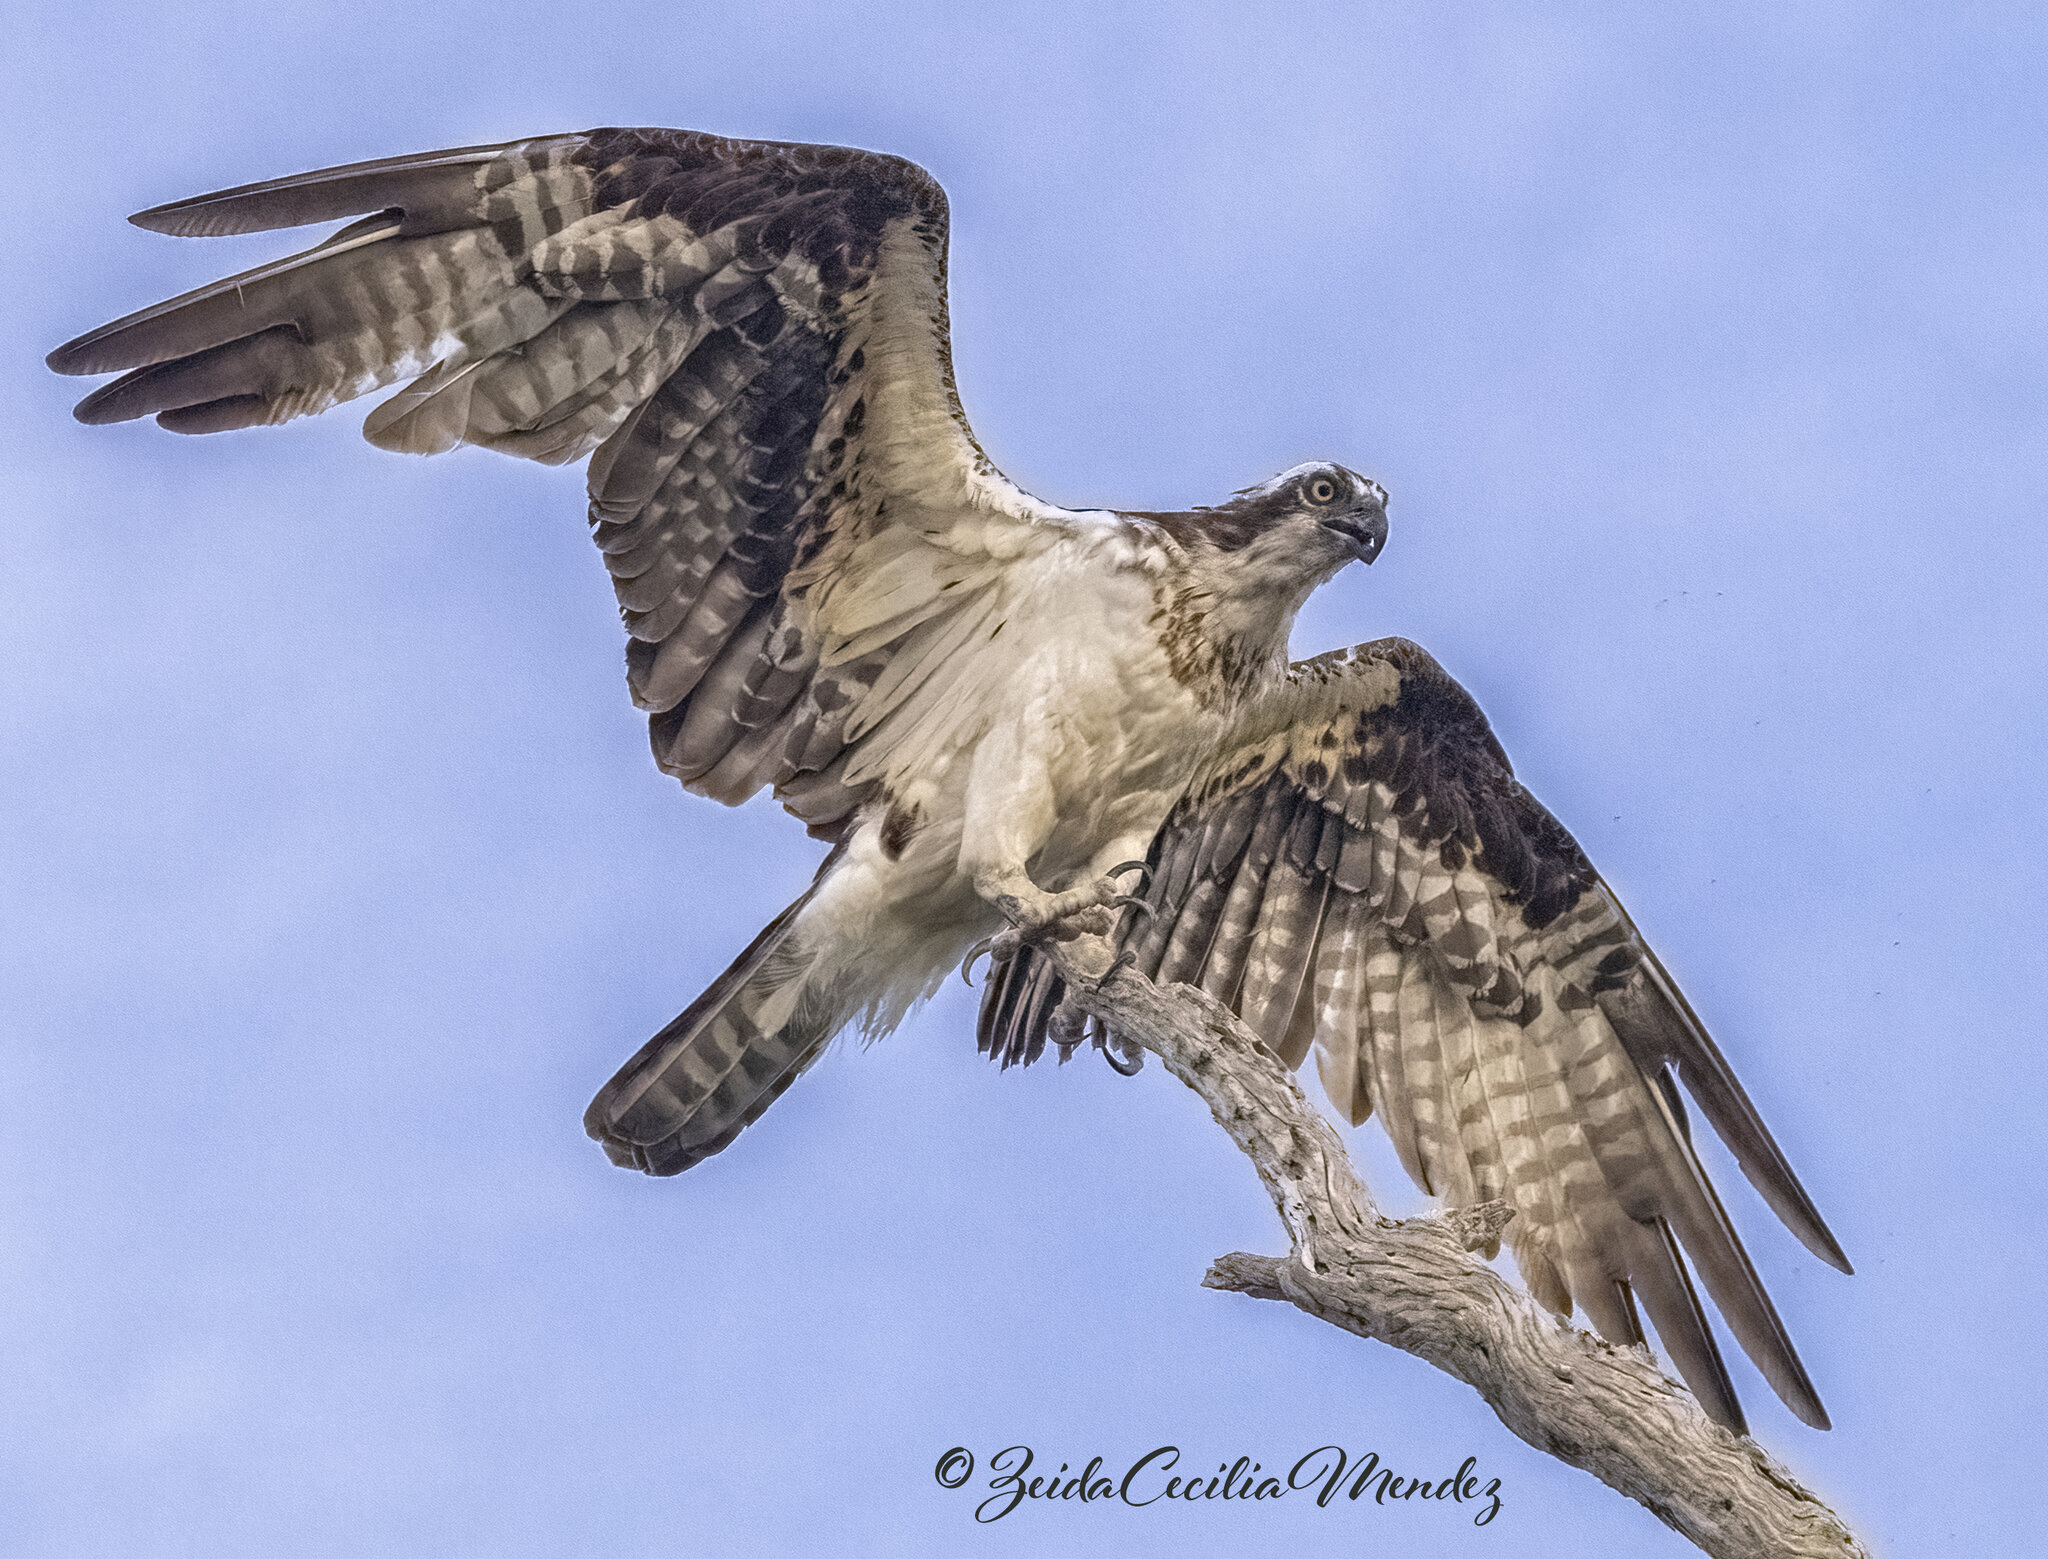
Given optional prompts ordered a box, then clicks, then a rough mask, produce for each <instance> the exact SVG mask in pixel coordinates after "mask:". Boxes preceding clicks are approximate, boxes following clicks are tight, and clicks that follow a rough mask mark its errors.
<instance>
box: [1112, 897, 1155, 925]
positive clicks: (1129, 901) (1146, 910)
mask: <svg viewBox="0 0 2048 1559" xmlns="http://www.w3.org/2000/svg"><path fill="white" fill-rule="evenodd" d="M1109 907H1110V908H1111V909H1125V908H1129V909H1134V910H1136V911H1137V912H1138V913H1139V914H1141V915H1143V916H1144V917H1145V918H1146V919H1147V920H1157V919H1158V918H1159V911H1158V910H1157V909H1156V908H1155V907H1153V905H1151V904H1150V903H1148V902H1147V901H1146V900H1144V899H1141V898H1139V897H1138V895H1137V894H1135V893H1119V894H1118V895H1117V896H1116V897H1115V898H1113V899H1111V900H1110V901H1109Z"/></svg>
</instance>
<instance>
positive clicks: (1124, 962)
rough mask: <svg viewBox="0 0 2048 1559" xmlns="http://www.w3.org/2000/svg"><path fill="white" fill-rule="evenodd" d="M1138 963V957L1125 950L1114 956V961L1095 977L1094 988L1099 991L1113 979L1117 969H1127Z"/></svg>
mask: <svg viewBox="0 0 2048 1559" xmlns="http://www.w3.org/2000/svg"><path fill="white" fill-rule="evenodd" d="M1137 961H1138V955H1137V954H1136V953H1133V952H1131V951H1129V950H1128V949H1126V950H1125V951H1123V952H1121V953H1118V954H1117V955H1116V961H1115V962H1114V963H1112V964H1111V965H1110V966H1109V967H1108V968H1107V969H1105V970H1103V971H1102V973H1100V974H1098V975H1097V976H1096V977H1095V988H1096V989H1097V990H1098V991H1099V990H1101V989H1102V988H1103V986H1105V985H1107V984H1109V982H1110V981H1111V980H1112V979H1113V978H1115V976H1116V972H1117V971H1118V970H1119V969H1128V968H1130V967H1131V966H1132V965H1133V964H1135V963H1136V962H1137Z"/></svg>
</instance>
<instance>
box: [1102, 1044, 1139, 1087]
mask: <svg viewBox="0 0 2048 1559" xmlns="http://www.w3.org/2000/svg"><path fill="white" fill-rule="evenodd" d="M1102 1059H1103V1060H1105V1061H1107V1062H1108V1063H1109V1067H1110V1070H1111V1071H1113V1072H1115V1073H1117V1074H1118V1075H1119V1076H1122V1077H1136V1076H1137V1075H1138V1074H1139V1073H1140V1072H1142V1071H1144V1070H1145V1052H1144V1051H1143V1050H1142V1049H1140V1048H1139V1047H1138V1046H1136V1045H1134V1044H1132V1043H1130V1041H1128V1040H1126V1039H1123V1038H1121V1037H1120V1036H1118V1035H1116V1034H1110V1033H1105V1034H1104V1035H1103V1036H1102Z"/></svg>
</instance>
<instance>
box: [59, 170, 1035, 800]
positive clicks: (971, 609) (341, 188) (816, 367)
mask: <svg viewBox="0 0 2048 1559" xmlns="http://www.w3.org/2000/svg"><path fill="white" fill-rule="evenodd" d="M366 213H367V214H366ZM344 217H359V218H361V220H359V221H356V222H355V223H353V224H352V225H350V226H348V227H345V228H343V229H342V230H341V231H339V232H337V233H336V234H334V235H333V236H332V237H331V238H329V239H328V240H327V241H326V242H325V243H323V244H322V245H320V246H319V247H318V248H316V249H313V250H311V251H309V252H308V253H305V254H301V255H298V256H295V257H293V258H291V259H287V260H283V261H280V262H278V263H276V264H273V265H267V266H263V267H260V268H259V269H257V270H254V271H250V272H247V273H245V274H243V275H240V276H236V277H232V278H230V279H228V280H226V281H222V282H219V283H216V284H215V285H213V286H211V287H206V288H202V289H200V290H199V291H197V292H193V293H188V294H186V295H185V296H184V297H181V298H176V299H173V300H172V301H170V302H168V303H164V304H160V305H158V306H157V307H155V308H150V309H145V310H142V311H141V312H140V313H136V314H131V315H129V316H128V317H127V318H125V319H121V320H117V321H116V322H115V323H113V324H111V325H107V326H104V327H102V328H101V329H98V330H95V331H93V332H91V333H90V334H88V335H85V336H81V337H80V338H79V339H78V340H76V341H73V342H71V343H70V344H69V345H67V346H64V347H61V348H59V349H58V350H57V351H56V352H54V353H52V354H51V356H50V359H49V361H50V366H51V367H53V368H55V369H57V370H58V371H59V372H62V373H76V374H94V373H107V372H112V371H116V370H129V371H128V372H126V374H125V376H124V377H122V378H120V379H118V380H116V381H114V382H113V383H112V384H109V385H106V386H104V387H103V388H101V389H100V390H98V391H96V392H95V393H94V394H92V395H90V396H88V397H87V398H86V399H85V401H84V402H82V403H81V404H80V406H79V407H78V416H79V418H80V420H81V421H84V422H88V423H106V422H120V421H126V420H128V419H131V418H135V417H141V416H146V415H151V414H154V415H155V416H156V418H157V420H158V421H159V422H160V423H161V424H162V425H163V426H165V427H167V428H170V429H173V430H174V431H177V432H184V433H212V432H218V431H221V430H223V429H229V428H241V427H248V426H252V425H256V424H264V423H275V422H283V421H285V420H287V419H289V418H292V417H298V416H304V415H307V414H309V413H313V412H318V411H324V410H326V409H327V408H328V407H330V406H333V405H336V404H338V403H340V402H342V401H346V400H350V399H353V398H354V397H356V396H359V395H363V394H367V393H369V392H370V391H373V390H376V389H380V388H383V387H385V386H388V385H392V384H397V383H400V382H401V381H408V380H409V381H411V383H410V384H409V385H407V387H406V388H405V389H403V390H401V391H400V392H399V393H398V394H397V395H395V396H393V397H391V398H390V399H389V400H386V401H385V402H384V403H383V404H382V405H380V406H378V407H377V408H376V409H375V410H374V411H372V412H371V414H370V416H369V418H368V420H367V422H366V423H365V424H364V430H363V431H364V434H365V436H366V437H368V438H369V439H370V440H371V442H373V443H375V444H378V445H380V446H381V447H383V448H386V449H393V450H402V451H407V452H411V453H418V454H434V453H438V452H441V451H443V450H447V449H451V448H454V447H455V446H456V445H458V444H479V445H483V446H485V447H487V448H491V449H498V450H503V451H505V452H507V453H509V454H515V455H521V456H525V457H527V458H529V459H534V460H540V461H544V462H549V463H561V462H566V461H572V460H577V459H580V458H582V457H583V456H584V455H587V454H592V453H593V452H594V455H595V458H594V459H593V460H592V461H591V469H590V520H591V526H592V531H593V534H594V536H595V538H596V541H597V544H598V546H599V547H600V548H602V549H603V552H604V558H605V563H606V565H607V567H608V568H609V569H610V571H611V574H612V578H613V582H614V584H615V586H616V589H617V592H618V599H619V605H620V608H621V611H622V614H623V615H624V618H625V622H626V627H627V630H628V632H629V634H630V635H631V645H630V648H629V651H628V657H627V660H628V675H629V680H630V684H631V688H632V693H633V697H634V699H635V701H636V702H638V703H639V704H640V705H641V706H642V707H644V708H646V709H647V710H649V711H650V712H651V715H652V727H653V740H654V749H655V755H656V757H657V759H658V760H659V761H660V763H661V765H662V766H663V767H664V768H665V769H667V770H668V771H669V772H670V773H673V774H675V775H676V776H677V777H679V778H680V779H681V780H682V781H683V783H684V784H686V785H688V786H689V787H690V788H692V789H694V790H698V791H701V792H703V793H705V794H709V795H712V796H716V797H718V798H719V799H720V800H723V801H728V802H737V801H740V800H743V799H745V798H746V797H747V796H749V795H751V794H753V793H754V792H755V791H757V790H759V789H760V788H761V787H762V786H763V785H771V784H772V785H775V786H776V787H777V788H778V793H779V794H781V795H782V797H783V799H784V801H785V802H786V803H787V804H788V805H789V807H790V809H791V810H792V811H794V812H795V813H797V815H798V816H800V817H802V818H804V819H805V821H806V822H808V823H809V824H811V826H812V829H813V831H814V832H817V833H821V834H825V835H827V836H832V835H835V834H836V833H838V832H840V831H842V830H843V828H844V826H845V824H846V821H847V819H848V818H849V816H850V815H851V813H852V812H853V810H854V809H855V808H856V807H857V806H858V804H859V803H860V801H861V799H862V798H863V797H864V796H866V795H867V794H869V793H870V792H871V790H872V789H873V786H874V783H875V781H876V780H877V778H878V777H881V776H883V775H884V774H885V773H886V772H887V770H888V769H889V766H890V764H891V762H892V755H893V753H894V752H895V750H896V748H897V747H898V746H899V745H900V741H899V739H900V738H902V737H903V736H904V735H905V734H906V733H911V732H914V731H916V730H918V729H920V728H923V729H929V722H930V721H931V720H932V719H934V718H936V717H938V716H940V715H942V714H943V708H942V707H941V706H943V705H945V704H946V703H947V702H948V700H949V699H950V698H951V697H952V696H953V695H950V694H948V693H947V692H946V691H945V687H944V684H945V679H940V685H938V686H934V685H933V683H932V679H931V678H930V676H929V673H930V672H931V671H932V670H933V669H934V668H936V667H938V666H940V665H943V664H945V663H946V661H947V659H948V657H949V656H951V655H953V654H955V653H956V652H957V651H958V649H959V647H960V646H961V644H962V643H964V642H966V641H967V640H968V639H969V637H970V636H971V635H972V634H973V631H974V629H975V628H976V627H977V626H980V625H982V623H983V620H984V618H986V617H987V616H988V615H989V614H990V613H991V612H992V611H993V610H994V599H995V595H996V591H995V589H994V588H993V586H994V584H995V582H996V580H997V578H998V576H999V574H1000V571H1001V568H1002V566H1003V564H1004V563H1006V562H1008V561H1011V560H1014V559H1015V558H1017V557H1018V556H1020V555H1023V554H1026V553H1028V552H1030V551H1032V550H1033V549H1034V548H1037V547H1041V546H1043V545H1046V544H1047V542H1048V541H1049V539H1050V537H1051V536H1052V535H1054V534H1056V533H1058V531H1059V530H1060V528H1061V526H1062V524H1063V523H1064V521H1063V516H1064V513H1065V512H1064V511H1060V510H1056V509H1053V508H1051V507H1050V506H1046V505H1041V504H1038V503H1037V502H1036V501H1035V500H1033V499H1031V498H1029V497H1027V496H1026V495H1025V494H1023V493H1021V492H1019V491H1018V490H1017V489H1016V488H1015V487H1013V486H1011V485H1010V484H1009V483H1008V482H1006V481H1005V480H1004V479H1003V478H1002V476H1001V475H1000V474H999V473H998V472H997V471H996V470H995V469H994V467H993V466H991V465H990V463H989V462H988V460H987V458H986V457H985V456H984V455H983V454H982V452H981V450H980V448H979V446H978V445H977V444H976V443H975V441H974V437H973V434H972V432H971V431H970V430H969V428H968V426H967V422H966V419H965V417H964V416H963V415H962V413H961V410H960V404H959V400H958V398H957V396H956V395H955V393H954V389H953V375H952V363H951V356H950V351H949V346H948V340H947V327H946V291H945V270H946V199H945V195H944V194H943V192H942V191H941V190H940V189H939V186H938V185H937V184H936V183H935V182H934V181H933V180H932V179H931V177H930V176H929V175H927V174H926V173H925V172H924V171H923V170H922V169H920V168H917V167H916V166H914V165H913V164H911V163H908V162H905V161H903V160H901V159H899V158H895V157H886V156H882V155H879V154H876V153H872V152H864V151H856V150H851V149H848V148H843V147H829V146H802V145H788V144H780V143H771V142H759V141H734V140H725V139H721V138H719V137H716V136H710V135H699V134H691V133H686V132H680V131H669V130H594V131H590V132H588V133H586V134H578V135H560V136H551V137H547V138H544V139H540V140H531V141H518V142H513V143H509V144H507V145H503V146H483V147H465V148H461V149H458V150H454V151H445V152H435V153H429V154H425V155H421V156H415V157H399V158H391V159H387V160H384V161H379V162H367V163H357V164H354V165H352V166H349V167H344V168H333V169H328V170H326V171H324V172H319V173H309V174H303V175H300V176H298V177H295V178H289V179H280V180H277V181H274V182H271V183H266V184H254V185H248V186H244V187H242V188H239V189H232V190H226V191H223V192H221V193H219V194H214V195H202V196H199V197H197V198H195V199H192V200H185V201H179V202H177V203H175V204H172V205H168V206H159V207H157V208H155V209H153V210H150V211H145V212H143V213H141V214H140V215H139V216H137V217H135V218H134V219H133V220H134V221H135V222H136V223H137V224H139V225H140V226H143V227H146V228H150V229H152V230H154V231H157V232H164V233H174V234H180V235H186V236H207V235H214V234H222V233H247V232H256V231H261V230H265V229H270V228H282V227H294V226H299V225H302V224H305V223H312V222H325V221H331V220H336V219H340V218H344Z"/></svg>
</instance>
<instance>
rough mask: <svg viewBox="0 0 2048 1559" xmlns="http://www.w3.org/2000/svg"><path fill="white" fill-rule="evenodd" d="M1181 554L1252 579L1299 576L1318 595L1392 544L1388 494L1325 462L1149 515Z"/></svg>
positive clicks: (1353, 473) (1146, 516) (1296, 467)
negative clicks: (1206, 505) (1207, 502)
mask: <svg viewBox="0 0 2048 1559" xmlns="http://www.w3.org/2000/svg"><path fill="white" fill-rule="evenodd" d="M1134 517H1135V518H1139V519H1145V520H1150V521H1152V522H1153V523H1154V524H1155V525H1157V526H1158V527H1159V528H1160V529H1162V530H1164V531H1165V532H1166V533H1167V534H1168V535H1169V536H1171V537H1172V538H1173V540H1174V541H1175V542H1176V543H1178V544H1179V545H1180V547H1181V548H1182V549H1183V551H1185V552H1187V553H1189V554H1191V555H1194V556H1202V555H1207V557H1209V558H1214V559H1217V560H1219V561H1227V562H1228V563H1229V564H1231V565H1233V566H1235V567H1236V568H1238V569H1239V570H1242V571H1245V572H1248V573H1251V574H1259V575H1263V574H1266V573H1267V572H1268V571H1269V570H1274V569H1277V570H1279V571H1283V572H1288V573H1294V574H1298V575H1299V576H1301V577H1303V578H1304V579H1306V580H1307V581H1308V586H1307V588H1309V589H1313V588H1314V587H1315V586H1316V585H1319V584H1321V583H1322V582H1323V581H1324V580H1325V579H1328V578H1329V577H1330V576H1331V575H1332V574H1334V573H1336V572H1337V570H1338V569H1340V568H1342V567H1343V566H1344V565H1345V564H1346V563H1349V562H1352V561H1353V560H1354V559H1355V560H1357V561H1358V562H1362V563H1370V562H1372V560H1373V559H1374V558H1376V557H1378V556H1379V555H1380V549H1381V548H1382V547H1384V546H1385V545H1386V543H1387V490H1386V489H1385V488H1384V487H1382V486H1380V484H1379V483H1378V482H1375V481H1374V480H1373V479H1372V478H1371V477H1368V476H1360V475H1359V474H1358V473H1357V472H1356V471H1352V470H1347V469H1346V468H1345V467H1343V466H1340V465H1334V464H1331V463H1329V462H1327V461H1314V462H1311V463H1310V464H1308V465H1299V466H1295V467H1294V468H1293V469H1291V470H1287V471H1282V472H1281V473H1280V474H1279V475H1278V476H1276V477H1273V478H1272V479H1271V480H1269V481H1265V482H1261V483H1259V484H1258V486H1256V487H1247V488H1245V489H1244V490H1243V491H1242V492H1238V493H1233V494H1232V495H1231V497H1230V499H1229V501H1228V502H1225V503H1220V504H1218V505H1216V506H1215V507H1214V508H1213V509H1191V510H1188V511H1186V512H1184V513H1180V514H1144V515H1138V516H1134Z"/></svg>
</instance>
